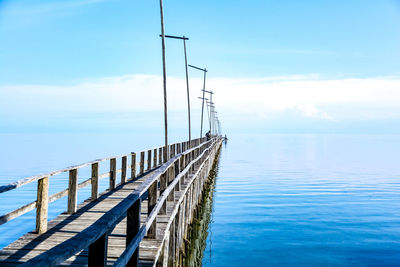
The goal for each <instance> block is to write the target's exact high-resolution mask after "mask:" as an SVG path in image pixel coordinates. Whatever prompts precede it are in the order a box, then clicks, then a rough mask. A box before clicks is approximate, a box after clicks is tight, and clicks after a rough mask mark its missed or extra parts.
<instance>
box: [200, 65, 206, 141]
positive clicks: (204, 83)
mask: <svg viewBox="0 0 400 267" xmlns="http://www.w3.org/2000/svg"><path fill="white" fill-rule="evenodd" d="M206 73H207V71H205V72H204V81H203V102H202V104H201V126H200V138H201V137H202V136H203V113H204V93H205V90H206Z"/></svg>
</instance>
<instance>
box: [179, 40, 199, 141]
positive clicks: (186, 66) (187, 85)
mask: <svg viewBox="0 0 400 267" xmlns="http://www.w3.org/2000/svg"><path fill="white" fill-rule="evenodd" d="M183 49H184V50H185V68H186V91H187V104H188V121H189V142H190V140H191V139H192V134H191V125H190V96H189V74H188V63H187V56H186V39H185V36H183ZM200 138H201V136H200Z"/></svg>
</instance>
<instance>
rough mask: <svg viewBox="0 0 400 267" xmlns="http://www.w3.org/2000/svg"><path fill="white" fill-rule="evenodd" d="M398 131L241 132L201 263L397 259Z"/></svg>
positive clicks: (222, 172)
mask: <svg viewBox="0 0 400 267" xmlns="http://www.w3.org/2000/svg"><path fill="white" fill-rule="evenodd" d="M399 153H400V136H398V135H397V136H395V135H252V136H250V135H242V136H231V137H230V140H229V141H228V143H227V145H226V146H225V147H224V148H223V149H222V153H221V160H220V165H219V173H218V177H217V181H216V188H215V193H214V199H213V201H214V204H213V212H212V220H211V221H212V222H211V223H210V225H209V229H208V238H207V245H206V249H205V252H204V258H203V266H400V164H399V160H400V158H399Z"/></svg>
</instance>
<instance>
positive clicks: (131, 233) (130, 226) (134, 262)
mask: <svg viewBox="0 0 400 267" xmlns="http://www.w3.org/2000/svg"><path fill="white" fill-rule="evenodd" d="M140 207H141V201H140V198H139V199H138V200H136V201H135V203H133V205H132V206H131V207H130V208H129V209H128V211H127V212H126V246H128V245H129V243H130V242H131V241H132V239H133V238H135V236H136V234H137V233H138V232H139V229H140ZM138 263H139V246H138V247H137V249H136V250H135V253H133V255H132V257H131V259H130V260H129V262H128V264H127V265H126V266H138Z"/></svg>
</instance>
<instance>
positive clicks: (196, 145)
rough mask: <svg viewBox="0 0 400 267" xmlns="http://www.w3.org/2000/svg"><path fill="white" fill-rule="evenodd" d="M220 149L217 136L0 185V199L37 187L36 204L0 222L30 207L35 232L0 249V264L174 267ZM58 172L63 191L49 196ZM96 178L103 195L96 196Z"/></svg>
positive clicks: (13, 214) (2, 219) (12, 215)
mask: <svg viewBox="0 0 400 267" xmlns="http://www.w3.org/2000/svg"><path fill="white" fill-rule="evenodd" d="M221 143H222V138H221V137H219V136H216V137H214V138H212V139H211V140H207V139H206V138H202V139H196V140H192V141H191V142H183V143H176V144H172V145H169V146H168V149H167V151H166V149H165V147H159V148H154V149H149V150H146V151H141V152H138V153H133V152H132V153H130V154H127V155H122V156H118V157H111V158H106V159H100V160H96V161H92V162H88V163H85V164H82V165H78V166H73V167H69V168H66V169H63V170H59V171H56V172H52V173H48V174H43V175H38V176H33V177H29V178H26V179H24V180H20V181H17V182H15V183H11V184H9V185H6V186H0V196H1V193H4V192H7V191H10V190H13V189H15V188H17V187H20V186H23V185H25V184H28V183H32V182H36V181H37V200H36V201H34V202H32V203H28V204H26V205H24V206H23V207H21V208H19V209H17V210H15V211H12V212H10V213H8V214H5V215H3V216H0V224H4V223H6V222H8V221H10V220H11V219H13V218H16V217H18V216H20V215H22V214H24V213H26V212H28V211H30V210H33V209H36V229H35V231H34V232H29V233H27V234H25V235H24V236H22V237H21V238H19V239H18V240H16V241H15V242H13V243H12V244H10V245H8V246H7V247H5V248H4V249H3V250H1V251H0V265H1V266H15V265H21V266H58V265H75V266H182V262H183V257H184V255H185V249H184V248H185V244H186V243H187V242H188V238H189V226H190V224H191V222H192V220H193V215H194V211H195V209H196V207H197V205H198V204H199V201H200V199H201V198H200V196H201V194H202V191H203V187H204V184H205V182H206V181H207V179H208V177H209V173H210V171H211V169H212V167H213V164H214V162H215V160H216V158H217V157H218V153H219V149H220V146H221ZM163 155H169V156H168V158H166V157H165V156H164V157H163ZM137 156H138V157H137ZM137 158H138V162H137ZM107 162H108V163H109V167H110V171H109V172H107V173H104V174H99V164H104V163H107ZM117 162H119V163H120V165H121V168H119V169H117ZM87 166H91V177H90V178H88V179H87V180H85V181H83V182H81V183H78V170H79V169H81V168H83V167H87ZM66 172H68V173H69V185H68V188H67V189H65V190H63V191H61V192H58V193H56V194H53V195H51V196H49V194H48V192H49V180H50V179H51V178H52V177H53V176H55V175H58V174H60V173H66ZM129 173H130V174H129ZM128 176H129V177H128ZM104 178H109V189H108V190H107V191H105V192H103V193H101V194H99V192H98V185H99V179H104ZM118 178H119V179H118ZM118 180H119V181H118ZM89 185H91V198H89V199H87V200H86V201H84V202H83V203H80V204H78V203H77V194H78V190H79V189H81V188H83V187H85V186H89ZM65 196H68V206H67V212H65V213H63V214H60V215H59V216H57V217H56V218H55V219H53V220H51V221H50V222H48V219H47V214H48V207H49V203H51V202H53V201H55V200H57V199H60V198H61V197H65Z"/></svg>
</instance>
